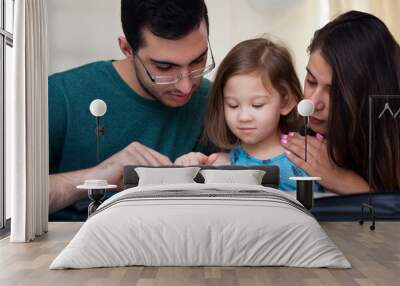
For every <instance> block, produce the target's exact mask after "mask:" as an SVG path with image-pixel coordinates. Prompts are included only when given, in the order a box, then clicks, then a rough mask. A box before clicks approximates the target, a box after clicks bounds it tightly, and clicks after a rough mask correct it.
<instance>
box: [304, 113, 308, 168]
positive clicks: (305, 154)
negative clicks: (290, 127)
mask: <svg viewBox="0 0 400 286" xmlns="http://www.w3.org/2000/svg"><path fill="white" fill-rule="evenodd" d="M307 128H308V116H304V131H305V134H304V147H305V148H304V161H306V162H307V134H308V130H307Z"/></svg>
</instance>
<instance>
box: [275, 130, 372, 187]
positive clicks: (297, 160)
mask: <svg viewBox="0 0 400 286" xmlns="http://www.w3.org/2000/svg"><path fill="white" fill-rule="evenodd" d="M281 145H282V146H283V147H284V148H285V153H286V155H287V157H288V158H289V159H290V160H291V161H292V162H293V163H294V164H296V165H297V166H298V167H300V168H301V169H303V170H304V171H305V172H306V173H308V174H309V175H310V176H312V177H314V176H315V177H321V179H322V180H321V181H319V183H320V184H321V185H322V186H323V187H325V188H327V189H329V190H330V191H333V192H335V193H341V194H350V193H360V192H368V189H369V187H368V184H367V182H366V181H365V180H364V179H363V178H362V177H360V176H359V175H357V174H356V173H355V172H353V171H351V170H346V169H343V168H340V167H338V166H337V165H336V164H335V163H333V162H332V160H331V159H330V157H329V154H328V150H327V142H326V140H325V139H324V138H323V136H322V135H320V134H317V137H311V136H307V162H306V161H304V151H305V147H304V136H301V135H300V134H298V133H293V132H291V133H289V135H283V136H282V137H281Z"/></svg>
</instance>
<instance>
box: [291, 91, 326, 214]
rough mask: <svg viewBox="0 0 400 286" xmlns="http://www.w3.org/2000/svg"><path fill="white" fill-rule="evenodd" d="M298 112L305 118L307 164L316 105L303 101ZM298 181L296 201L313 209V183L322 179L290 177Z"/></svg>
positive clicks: (305, 155) (298, 106)
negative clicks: (309, 122) (309, 137)
mask: <svg viewBox="0 0 400 286" xmlns="http://www.w3.org/2000/svg"><path fill="white" fill-rule="evenodd" d="M297 112H298V113H299V114H300V115H301V116H303V117H304V128H305V136H304V161H306V162H307V134H308V132H307V131H308V130H307V129H308V121H309V116H310V115H312V114H313V113H314V103H313V102H312V101H311V100H309V99H303V100H302V101H300V102H299V103H298V104H297ZM289 179H290V180H294V181H296V199H297V200H298V201H299V202H301V203H302V204H303V205H304V207H305V208H307V209H311V208H312V207H313V204H314V195H313V182H314V181H319V180H321V178H320V177H290V178H289Z"/></svg>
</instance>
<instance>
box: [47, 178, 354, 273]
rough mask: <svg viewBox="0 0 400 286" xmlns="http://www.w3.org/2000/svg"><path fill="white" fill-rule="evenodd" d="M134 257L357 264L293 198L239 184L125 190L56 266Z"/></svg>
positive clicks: (124, 262)
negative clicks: (344, 253) (345, 255)
mask: <svg viewBox="0 0 400 286" xmlns="http://www.w3.org/2000/svg"><path fill="white" fill-rule="evenodd" d="M175 190H176V192H174V191H175ZM169 193H171V194H172V196H169V195H166V194H169ZM191 194H195V195H191ZM128 265H146V266H188V265H191V266H193V265H204V266H206V265H215V266H217V265H218V266H241V265H247V266H294V267H333V268H350V267H351V266H350V263H349V262H348V261H347V259H346V258H345V257H344V255H343V254H342V252H341V251H340V250H339V249H338V248H337V247H336V245H335V244H334V243H333V242H332V241H331V240H330V238H329V237H328V236H327V234H326V233H325V232H324V230H323V229H322V228H321V226H320V225H319V224H318V222H317V221H316V220H315V219H314V217H313V216H312V215H310V214H309V213H308V211H307V210H305V209H304V208H303V207H302V206H301V204H300V203H299V202H297V201H296V200H295V199H294V198H292V197H291V196H289V195H287V194H285V193H283V192H281V191H278V190H275V189H272V188H267V187H262V186H255V185H238V184H235V185H233V184H179V185H178V184H177V185H164V186H141V187H135V188H131V189H128V190H125V191H123V192H120V193H118V194H116V195H114V196H113V197H111V198H110V199H108V200H107V201H105V202H104V203H103V204H102V205H101V206H100V207H99V209H98V211H97V212H96V213H95V214H94V215H92V216H91V217H90V218H89V219H88V220H87V221H86V223H84V224H83V226H82V227H81V229H80V230H79V232H78V233H77V234H76V235H75V237H74V238H73V239H72V241H71V242H70V243H69V244H68V245H67V246H66V247H65V249H64V250H63V251H62V252H61V253H60V254H59V255H58V256H57V257H56V259H55V260H54V261H53V262H52V264H51V265H50V269H63V268H91V267H113V266H128Z"/></svg>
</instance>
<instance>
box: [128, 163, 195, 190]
mask: <svg viewBox="0 0 400 286" xmlns="http://www.w3.org/2000/svg"><path fill="white" fill-rule="evenodd" d="M199 170H200V168H199V167H185V168H146V167H138V168H135V171H136V173H137V174H138V176H139V184H138V185H139V186H149V185H165V184H187V183H195V181H194V180H193V179H194V177H196V175H197V173H198V172H199Z"/></svg>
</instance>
